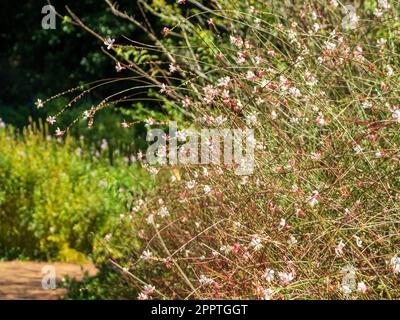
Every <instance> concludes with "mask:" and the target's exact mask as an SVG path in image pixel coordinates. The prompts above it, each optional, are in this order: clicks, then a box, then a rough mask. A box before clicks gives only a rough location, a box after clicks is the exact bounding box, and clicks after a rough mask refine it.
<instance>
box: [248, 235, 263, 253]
mask: <svg viewBox="0 0 400 320" xmlns="http://www.w3.org/2000/svg"><path fill="white" fill-rule="evenodd" d="M250 247H251V248H253V249H254V250H255V251H258V250H260V249H261V248H262V247H263V245H262V243H261V238H260V237H259V236H258V235H255V236H253V239H251V241H250Z"/></svg>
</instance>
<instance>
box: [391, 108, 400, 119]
mask: <svg viewBox="0 0 400 320" xmlns="http://www.w3.org/2000/svg"><path fill="white" fill-rule="evenodd" d="M392 118H393V120H394V121H396V122H400V109H396V110H393V112H392Z"/></svg>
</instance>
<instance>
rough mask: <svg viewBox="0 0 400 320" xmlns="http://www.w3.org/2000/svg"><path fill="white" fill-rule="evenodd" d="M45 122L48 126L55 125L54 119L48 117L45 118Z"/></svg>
mask: <svg viewBox="0 0 400 320" xmlns="http://www.w3.org/2000/svg"><path fill="white" fill-rule="evenodd" d="M46 121H47V122H48V123H49V124H51V125H53V124H55V123H56V117H53V116H48V117H47V118H46Z"/></svg>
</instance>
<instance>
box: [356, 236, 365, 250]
mask: <svg viewBox="0 0 400 320" xmlns="http://www.w3.org/2000/svg"><path fill="white" fill-rule="evenodd" d="M354 238H355V239H356V245H357V247H359V248H362V246H363V242H362V240H361V239H360V237H358V236H354Z"/></svg>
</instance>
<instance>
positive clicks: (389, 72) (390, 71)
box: [385, 64, 394, 77]
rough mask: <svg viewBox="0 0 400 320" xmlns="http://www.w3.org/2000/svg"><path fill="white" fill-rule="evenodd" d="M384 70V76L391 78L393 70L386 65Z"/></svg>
mask: <svg viewBox="0 0 400 320" xmlns="http://www.w3.org/2000/svg"><path fill="white" fill-rule="evenodd" d="M385 69H386V75H387V76H388V77H391V76H393V75H394V70H393V68H392V66H391V65H389V64H388V65H387V66H386V67H385Z"/></svg>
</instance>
